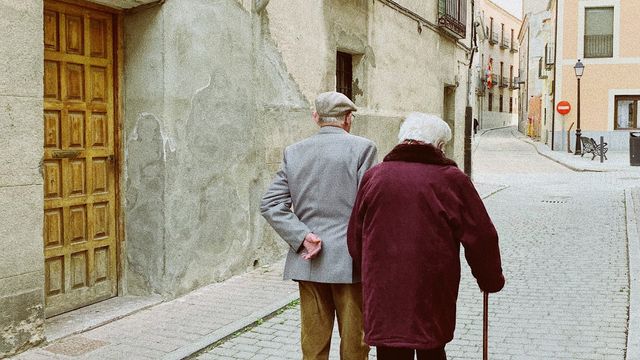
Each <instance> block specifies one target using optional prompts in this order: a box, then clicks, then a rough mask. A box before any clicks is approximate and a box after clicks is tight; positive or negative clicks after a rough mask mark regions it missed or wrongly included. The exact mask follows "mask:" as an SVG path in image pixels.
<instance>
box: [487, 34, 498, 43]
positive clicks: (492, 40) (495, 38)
mask: <svg viewBox="0 0 640 360" xmlns="http://www.w3.org/2000/svg"><path fill="white" fill-rule="evenodd" d="M497 43H498V33H497V32H495V31H492V32H491V34H490V35H489V44H491V45H495V44H497Z"/></svg>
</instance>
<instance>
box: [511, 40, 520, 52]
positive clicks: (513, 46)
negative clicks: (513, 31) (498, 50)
mask: <svg viewBox="0 0 640 360" xmlns="http://www.w3.org/2000/svg"><path fill="white" fill-rule="evenodd" d="M510 51H511V53H512V54H515V53H517V52H518V44H517V43H516V42H515V41H513V39H511V50H510Z"/></svg>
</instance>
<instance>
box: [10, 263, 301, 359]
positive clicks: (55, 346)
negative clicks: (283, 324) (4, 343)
mask: <svg viewBox="0 0 640 360" xmlns="http://www.w3.org/2000/svg"><path fill="white" fill-rule="evenodd" d="M282 267H283V266H282V262H278V263H276V264H273V265H271V266H265V267H261V268H259V269H257V270H254V271H252V272H250V273H247V274H244V275H241V276H236V277H233V278H231V279H229V280H227V281H225V282H222V283H217V284H212V285H209V286H205V287H203V288H200V289H198V290H195V291H193V292H191V293H189V294H187V295H185V296H183V297H180V298H178V299H175V300H172V301H169V302H165V303H161V304H159V305H156V306H153V307H151V308H148V309H146V310H142V311H140V312H137V313H135V314H133V315H130V316H127V317H124V318H122V319H119V320H116V321H114V322H111V323H109V324H106V325H104V326H100V327H98V328H96V329H94V330H90V331H87V332H84V333H82V334H79V335H74V336H71V337H67V338H63V339H60V340H57V341H54V342H53V343H52V344H48V345H46V346H44V347H41V348H37V349H32V350H30V351H27V352H25V353H22V354H20V355H18V356H16V357H15V359H36V360H38V359H43V360H44V359H101V360H102V359H167V360H168V359H182V358H184V357H187V356H189V355H191V354H193V353H194V352H197V351H199V350H200V349H203V348H205V347H207V346H209V345H210V344H213V343H215V342H217V341H219V340H221V339H223V338H225V337H227V336H229V335H231V334H234V333H236V332H237V331H239V330H241V329H243V328H245V327H247V326H249V325H251V324H253V323H254V322H256V321H257V320H258V319H262V318H264V317H265V316H268V315H270V314H272V313H273V312H275V311H277V310H279V309H281V308H282V307H284V306H286V305H287V304H289V303H290V302H292V301H294V300H295V299H297V297H298V288H297V286H296V284H295V283H294V282H292V281H283V280H282Z"/></svg>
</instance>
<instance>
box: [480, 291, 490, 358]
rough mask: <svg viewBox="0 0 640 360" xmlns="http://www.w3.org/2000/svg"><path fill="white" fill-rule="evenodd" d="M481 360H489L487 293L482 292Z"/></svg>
mask: <svg viewBox="0 0 640 360" xmlns="http://www.w3.org/2000/svg"><path fill="white" fill-rule="evenodd" d="M482 295H483V296H482V297H483V303H484V304H483V314H482V360H488V359H489V293H488V292H483V293H482Z"/></svg>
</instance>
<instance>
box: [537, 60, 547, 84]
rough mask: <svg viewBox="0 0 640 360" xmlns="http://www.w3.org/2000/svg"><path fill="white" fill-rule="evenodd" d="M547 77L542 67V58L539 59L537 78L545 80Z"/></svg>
mask: <svg viewBox="0 0 640 360" xmlns="http://www.w3.org/2000/svg"><path fill="white" fill-rule="evenodd" d="M547 77H548V76H547V70H546V68H545V66H544V58H543V57H541V58H540V59H539V60H538V78H539V79H546V78H547Z"/></svg>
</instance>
